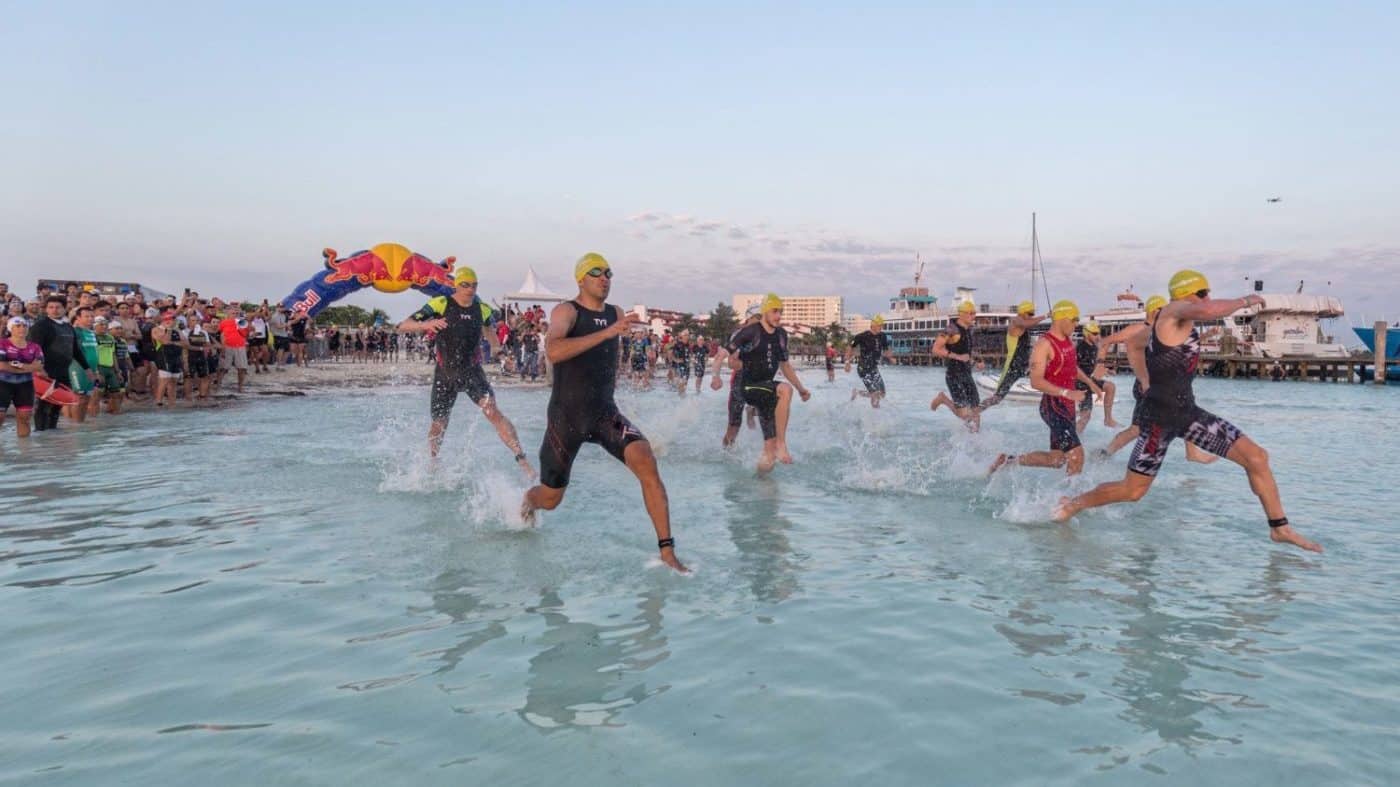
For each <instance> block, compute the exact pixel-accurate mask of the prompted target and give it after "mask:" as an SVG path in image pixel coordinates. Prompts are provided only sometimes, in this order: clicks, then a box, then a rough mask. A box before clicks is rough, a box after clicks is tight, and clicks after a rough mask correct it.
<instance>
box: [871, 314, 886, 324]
mask: <svg viewBox="0 0 1400 787" xmlns="http://www.w3.org/2000/svg"><path fill="white" fill-rule="evenodd" d="M870 324H871V325H884V324H885V318H884V317H882V316H880V315H878V314H877V315H875V317H874V318H872V319H871V320H870Z"/></svg>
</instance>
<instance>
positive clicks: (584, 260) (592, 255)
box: [574, 251, 612, 281]
mask: <svg viewBox="0 0 1400 787" xmlns="http://www.w3.org/2000/svg"><path fill="white" fill-rule="evenodd" d="M611 267H612V266H611V265H609V264H608V261H607V260H605V259H603V255H601V254H599V253H597V252H596V251H590V252H588V253H587V254H585V255H583V256H582V257H579V258H578V262H576V263H574V281H583V277H584V276H587V275H588V272H589V271H591V270H593V269H594V268H602V269H603V270H608V269H609V268H611Z"/></svg>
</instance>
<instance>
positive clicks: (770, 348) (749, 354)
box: [728, 321, 788, 440]
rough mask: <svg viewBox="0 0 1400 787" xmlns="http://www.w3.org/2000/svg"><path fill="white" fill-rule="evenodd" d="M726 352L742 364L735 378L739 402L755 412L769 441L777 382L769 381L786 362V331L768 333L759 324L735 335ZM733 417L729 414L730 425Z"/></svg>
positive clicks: (774, 423)
mask: <svg viewBox="0 0 1400 787" xmlns="http://www.w3.org/2000/svg"><path fill="white" fill-rule="evenodd" d="M728 349H729V351H730V352H731V353H738V355H739V360H741V361H742V362H743V364H744V369H743V371H742V372H740V374H739V385H740V386H741V388H742V397H743V401H744V403H745V404H751V405H753V406H754V407H755V408H757V410H758V421H759V425H760V426H761V427H762V428H763V439H764V440H772V439H773V438H775V437H777V436H778V415H777V414H778V381H777V380H774V379H773V377H774V375H776V374H777V373H778V369H779V368H781V367H782V365H783V363H785V362H786V361H787V359H788V348H787V331H785V330H783V329H782V328H781V327H779V328H775V329H774V330H773V332H772V333H769V332H768V331H766V330H764V328H763V322H762V321H759V322H756V323H754V324H753V325H748V326H745V327H743V328H740V329H739V330H737V331H735V332H734V335H733V336H732V337H730V339H729V347H728ZM733 417H734V416H733V414H732V410H731V415H730V420H731V422H732V421H733Z"/></svg>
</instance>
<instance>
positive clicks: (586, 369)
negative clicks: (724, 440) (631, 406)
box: [540, 301, 646, 489]
mask: <svg viewBox="0 0 1400 787" xmlns="http://www.w3.org/2000/svg"><path fill="white" fill-rule="evenodd" d="M570 303H572V304H573V307H574V311H575V313H576V316H575V317H574V325H573V327H572V328H570V329H569V333H568V335H567V336H566V337H565V338H569V339H576V338H579V337H581V336H588V335H589V334H593V333H597V332H599V331H604V330H607V329H608V327H609V326H610V325H612V324H613V323H615V322H617V307H616V306H612V305H608V304H604V305H603V310H602V311H593V310H592V309H587V308H584V307H583V306H582V305H581V304H580V303H579V302H578V301H571V302H570ZM620 342H621V340H619V339H609V340H607V341H604V342H602V343H600V344H597V345H595V346H594V347H593V348H592V349H589V350H585V351H584V352H581V353H579V354H578V355H575V356H574V357H572V358H570V359H569V360H567V361H560V362H558V363H556V364H554V387H553V389H552V390H551V392H550V395H549V408H548V410H547V419H548V423H547V424H546V426H545V433H544V444H543V445H541V446H540V483H542V484H544V485H545V486H547V487H550V488H552V489H563V488H564V487H566V486H568V485H569V475H570V473H571V472H572V470H573V466H574V458H575V457H577V456H578V450H579V449H580V448H582V447H583V444H584V443H597V444H598V445H600V446H602V447H603V450H605V451H607V452H608V453H610V454H612V455H613V456H614V457H615V458H616V459H617V460H618V461H619V462H623V461H626V460H625V459H624V458H623V453H624V452H625V451H626V450H627V446H629V445H631V444H632V443H635V442H637V441H638V440H645V439H646V437H645V436H643V435H642V433H641V432H640V431H639V430H638V429H637V427H635V426H633V425H632V423H631V422H630V421H628V420H627V419H626V418H625V417H623V415H622V413H620V412H618V409H617V402H616V401H614V400H613V390H614V389H615V388H616V387H617V362H618V353H619V352H620V350H619V344H620ZM633 353H634V355H633V358H634V359H635V358H636V355H635V353H636V351H635V350H633Z"/></svg>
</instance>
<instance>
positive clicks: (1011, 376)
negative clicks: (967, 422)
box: [980, 331, 1034, 410]
mask: <svg viewBox="0 0 1400 787" xmlns="http://www.w3.org/2000/svg"><path fill="white" fill-rule="evenodd" d="M1006 343H1007V345H1008V346H1007V354H1006V363H1005V364H1004V365H1003V366H1002V367H1001V379H1000V380H998V381H997V390H996V392H995V393H993V394H992V395H991V396H988V397H987V401H985V402H983V403H982V404H981V405H980V407H981V409H983V410H986V409H987V408H988V407H995V406H997V405H998V404H1000V403H1001V401H1002V400H1003V399H1005V398H1006V395H1007V394H1008V393H1011V386H1013V385H1015V384H1016V381H1017V380H1019V379H1021V378H1022V377H1025V376H1026V372H1028V371H1030V368H1031V345H1032V344H1034V342H1032V341H1031V334H1030V331H1024V332H1022V333H1021V335H1019V336H1012V335H1011V334H1010V333H1007V335H1006Z"/></svg>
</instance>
